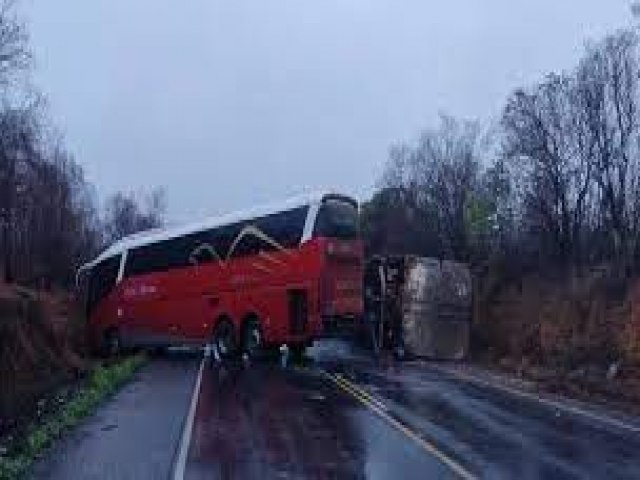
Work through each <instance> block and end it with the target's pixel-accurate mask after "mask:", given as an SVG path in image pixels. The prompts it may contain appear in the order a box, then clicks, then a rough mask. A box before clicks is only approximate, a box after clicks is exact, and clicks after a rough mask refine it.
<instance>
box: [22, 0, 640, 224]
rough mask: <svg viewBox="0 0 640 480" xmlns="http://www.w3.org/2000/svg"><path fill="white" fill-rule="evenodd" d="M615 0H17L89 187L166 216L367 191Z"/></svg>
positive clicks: (489, 114) (589, 27)
mask: <svg viewBox="0 0 640 480" xmlns="http://www.w3.org/2000/svg"><path fill="white" fill-rule="evenodd" d="M629 3H630V2H629V1H627V0H527V1H524V0H444V1H433V0H188V1H181V2H178V1H175V0H174V1H172V2H168V1H164V0H101V1H98V0H75V1H71V0H55V1H52V0H23V4H22V7H21V8H22V10H23V11H24V17H25V20H26V21H27V23H28V25H29V28H30V32H31V41H32V46H33V49H34V51H35V57H36V67H35V82H36V84H37V86H38V87H39V88H40V89H41V90H42V91H44V92H45V93H46V95H47V96H48V98H49V103H50V113H51V116H52V117H53V120H54V122H55V123H56V124H57V125H58V126H59V127H60V129H61V130H62V131H63V133H64V135H65V137H66V140H67V143H68V145H69V148H70V149H71V150H72V152H73V153H74V154H75V156H76V157H77V159H78V161H79V162H80V163H82V164H83V165H84V167H85V169H86V172H87V176H88V178H89V180H90V181H92V182H93V183H94V184H95V185H96V186H97V188H98V192H99V194H100V196H102V197H104V196H106V195H108V194H110V193H113V192H114V191H116V190H137V189H140V188H151V187H154V186H165V187H166V188H167V191H168V196H169V198H168V199H169V215H170V218H171V219H172V220H188V219H195V218H199V217H202V216H205V215H209V214H216V213H221V212H225V211H228V210H233V209H236V208H243V207H247V206H251V205H253V204H256V203H260V202H262V201H265V200H274V199H278V198H282V197H286V196H288V195H290V194H294V193H297V192H300V191H302V190H306V189H318V188H323V187H330V188H332V189H337V190H339V191H344V192H347V193H352V194H355V195H358V196H360V197H362V196H364V195H367V194H368V193H369V192H370V191H371V189H372V187H373V186H374V185H375V182H376V181H377V179H378V176H379V174H380V172H381V169H382V167H383V165H384V162H385V159H386V155H387V150H388V147H389V145H390V144H391V143H392V142H394V141H397V140H402V139H411V138H413V137H415V136H416V135H417V134H418V133H419V131H420V130H421V129H422V128H424V127H427V126H429V125H433V123H434V122H435V120H436V119H437V115H438V112H447V113H450V114H452V115H457V116H463V117H467V118H477V119H480V120H483V121H489V120H491V119H494V118H496V117H497V116H498V115H499V112H500V109H501V107H502V105H503V104H504V100H505V98H506V97H507V95H508V94H509V92H510V91H511V90H512V89H513V88H515V87H518V86H522V85H527V84H531V83H533V82H535V81H536V80H537V79H539V78H540V77H541V76H542V75H544V74H545V73H547V72H549V71H556V70H561V69H565V68H570V67H571V66H572V65H573V64H574V63H575V62H576V60H577V58H578V57H579V56H580V54H581V51H582V49H583V45H584V43H585V42H586V41H587V40H589V39H597V38H599V37H601V36H603V35H604V34H606V33H607V32H610V31H613V30H615V29H617V28H619V27H622V26H625V25H628V24H629V23H630V22H631V21H632V17H631V14H630V9H629Z"/></svg>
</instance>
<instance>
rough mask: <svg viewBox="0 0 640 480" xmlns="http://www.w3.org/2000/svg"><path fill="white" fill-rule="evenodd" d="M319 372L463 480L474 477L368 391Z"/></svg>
mask: <svg viewBox="0 0 640 480" xmlns="http://www.w3.org/2000/svg"><path fill="white" fill-rule="evenodd" d="M320 373H321V374H322V375H323V376H324V377H326V378H327V379H329V380H330V381H331V382H333V383H334V384H335V385H337V386H338V388H340V389H341V390H342V391H344V392H346V393H348V394H349V395H351V396H352V397H353V398H355V399H356V400H358V401H359V402H360V403H362V404H363V405H364V406H366V407H367V408H369V409H370V410H372V411H373V412H374V413H376V414H377V415H378V416H379V417H381V418H382V419H384V420H385V421H386V422H387V423H389V424H390V425H391V426H392V427H394V428H395V429H397V430H399V431H400V432H402V433H403V434H404V435H405V436H407V437H408V438H410V439H411V440H412V441H413V442H415V443H416V444H417V445H418V446H420V447H421V448H422V449H423V450H425V451H427V452H428V453H430V454H431V455H433V456H434V457H436V458H437V459H438V460H440V461H441V462H442V463H444V464H445V465H446V466H447V467H449V468H450V469H451V470H453V471H454V472H455V473H456V474H457V475H458V476H459V477H460V478H463V479H465V480H471V479H475V478H476V477H475V475H473V474H472V473H471V472H469V471H468V470H467V469H466V468H465V467H464V466H462V465H461V464H460V463H458V462H457V461H455V460H454V459H452V458H451V457H449V456H448V455H446V454H445V453H444V452H442V451H441V450H440V449H438V447H436V446H435V445H433V444H432V443H431V442H428V441H427V440H425V439H424V438H422V437H421V436H420V435H419V434H417V433H416V432H414V431H413V430H411V429H409V428H408V427H407V426H406V425H404V424H403V423H401V422H400V421H399V420H397V419H396V418H394V417H392V416H391V415H389V413H387V411H386V410H387V408H386V406H385V405H384V404H382V403H381V402H380V401H378V400H376V399H375V398H373V397H371V395H369V393H368V392H366V391H364V390H363V389H362V388H360V387H358V386H357V385H354V384H353V383H351V382H349V381H348V380H346V379H345V378H344V377H342V376H341V375H332V374H330V373H329V372H326V371H324V370H320Z"/></svg>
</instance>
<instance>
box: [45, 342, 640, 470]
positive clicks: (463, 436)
mask: <svg viewBox="0 0 640 480" xmlns="http://www.w3.org/2000/svg"><path fill="white" fill-rule="evenodd" d="M312 357H313V359H312V360H311V361H309V362H307V363H306V365H305V366H302V367H300V366H287V367H285V368H283V367H282V366H281V365H280V364H279V363H277V362H260V363H253V364H244V363H242V362H238V363H234V364H228V365H219V364H211V362H210V361H205V362H203V363H200V362H199V361H198V360H197V359H195V358H192V359H184V358H171V357H169V358H165V359H157V360H154V361H153V362H151V364H150V365H149V366H148V367H147V368H146V369H145V370H144V371H143V372H142V373H141V374H140V378H139V380H138V381H137V382H135V383H134V384H132V385H130V386H128V387H127V388H125V390H124V391H123V392H122V393H121V394H119V395H118V396H116V398H115V399H114V401H113V402H112V403H111V404H109V405H106V406H105V407H104V408H103V409H102V410H101V411H100V412H99V413H98V414H97V415H96V416H95V418H93V419H91V420H89V422H87V424H86V425H84V426H83V427H82V428H81V429H80V433H74V434H73V435H71V436H70V437H69V438H68V439H67V440H66V441H65V442H63V443H62V444H61V445H60V446H59V447H57V448H56V449H55V450H54V451H53V452H52V453H51V454H50V455H49V456H48V458H47V459H45V460H44V461H43V462H41V463H40V465H38V466H37V468H36V470H35V472H36V476H37V477H39V478H60V479H62V478H74V477H76V478H159V477H160V478H161V477H164V478H173V479H183V478H184V479H200V478H225V479H226V478H259V479H263V478H314V479H315V478H374V479H386V478H389V479H396V478H403V479H405V478H409V479H410V478H476V477H477V478H514V477H518V478H524V479H526V478H606V479H609V478H640V456H639V455H638V452H640V426H639V424H638V423H637V421H636V420H634V419H624V420H621V419H619V418H617V417H616V418H613V417H609V416H607V415H603V414H602V413H601V412H598V413H591V411H590V410H586V411H585V410H583V409H582V408H577V407H575V406H574V405H572V404H564V403H557V402H555V401H549V400H543V401H540V400H539V399H537V398H536V396H535V395H531V394H527V393H521V392H519V391H514V390H510V389H508V388H507V389H505V388H501V387H499V386H498V387H497V386H494V385H492V384H488V383H487V382H486V381H485V380H478V381H476V379H475V378H465V377H464V376H460V375H457V374H456V373H455V371H454V372H451V371H448V370H449V369H447V368H446V367H442V366H437V365H435V366H432V365H430V364H425V363H421V362H410V363H404V364H396V363H393V362H387V363H384V362H382V363H381V362H374V361H373V360H370V359H367V358H366V357H364V356H359V355H352V354H351V353H349V352H348V350H345V349H343V348H340V346H339V344H332V343H325V344H324V347H323V346H322V345H321V346H320V348H318V349H314V351H313V352H312ZM180 370H182V373H179V372H180ZM194 387H195V388H194ZM132 397H135V399H136V402H132ZM136 407H137V409H136ZM145 421H146V422H148V425H147V426H145ZM177 425H179V426H180V427H179V428H178V427H177ZM141 429H142V432H141V431H140V430H141ZM145 438H146V440H145ZM116 444H117V445H116ZM92 465H93V466H94V467H93V468H92ZM95 465H98V467H95ZM148 465H153V468H150V467H148ZM145 466H147V468H145ZM79 467H81V469H80V470H78V468H79ZM74 472H76V473H78V474H77V475H74V474H73V473H74ZM160 473H161V475H160Z"/></svg>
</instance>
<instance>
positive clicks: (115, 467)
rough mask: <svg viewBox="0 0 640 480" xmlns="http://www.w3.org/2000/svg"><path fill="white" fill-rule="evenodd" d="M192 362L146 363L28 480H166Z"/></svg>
mask: <svg viewBox="0 0 640 480" xmlns="http://www.w3.org/2000/svg"><path fill="white" fill-rule="evenodd" d="M197 365H198V362H197V359H195V358H184V357H182V358H178V357H167V358H164V359H155V360H152V361H150V362H149V364H148V365H146V366H145V367H144V368H143V369H142V370H140V372H139V373H138V374H137V375H136V378H135V379H134V380H133V381H132V382H131V383H130V384H129V385H127V386H126V387H124V388H123V389H122V390H121V391H120V392H118V393H117V394H116V395H115V396H114V397H113V398H112V399H111V400H110V401H109V402H107V403H106V404H105V405H103V406H102V407H101V408H100V409H98V411H97V412H96V414H95V415H93V416H92V417H90V418H89V419H87V421H85V422H84V423H83V424H82V425H80V426H79V427H78V428H76V429H75V430H74V431H73V432H71V433H70V434H69V435H67V436H66V437H65V438H64V439H63V440H62V441H61V442H59V443H58V444H57V445H56V446H55V447H54V448H53V449H52V450H51V451H49V452H48V453H47V454H46V455H45V456H44V457H43V458H42V459H40V460H39V461H38V462H36V464H35V465H34V468H33V470H32V478H36V479H67V478H92V479H107V478H109V479H112V478H121V479H127V478H166V477H167V476H168V475H169V474H170V472H171V468H172V465H173V461H174V456H175V452H176V446H177V445H178V443H179V439H180V433H181V431H182V424H183V421H184V417H185V415H186V412H187V410H188V406H189V399H190V395H191V390H192V384H193V381H194V378H195V374H196V370H197Z"/></svg>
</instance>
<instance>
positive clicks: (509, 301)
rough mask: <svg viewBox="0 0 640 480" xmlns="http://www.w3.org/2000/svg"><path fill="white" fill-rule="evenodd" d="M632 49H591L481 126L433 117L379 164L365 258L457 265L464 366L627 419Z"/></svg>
mask: <svg viewBox="0 0 640 480" xmlns="http://www.w3.org/2000/svg"><path fill="white" fill-rule="evenodd" d="M639 58H640V40H639V33H638V31H637V30H636V29H629V30H622V31H619V32H615V33H613V34H611V35H609V36H607V37H606V38H604V39H601V40H599V41H597V42H592V43H590V44H589V45H588V46H587V47H586V48H585V51H584V53H583V55H582V58H581V59H580V61H579V62H578V64H577V65H576V66H574V67H569V68H568V69H567V70H566V71H563V72H553V73H549V74H548V75H547V76H545V77H544V78H542V79H541V80H540V81H539V82H537V83H534V84H532V85H528V86H524V87H522V88H518V89H516V90H515V91H514V92H513V93H512V94H511V95H510V96H509V97H508V98H507V99H506V103H505V105H504V108H503V110H502V115H501V117H500V118H499V119H498V121H496V122H495V123H493V124H490V125H482V124H480V123H479V122H476V121H469V120H463V119H457V118H453V117H451V116H447V115H443V116H442V117H441V120H440V123H439V125H438V126H436V127H435V128H429V129H427V130H425V131H424V132H423V133H422V135H420V137H419V138H417V139H415V140H413V141H407V142H401V143H398V144H396V145H394V146H393V147H392V148H391V150H390V155H389V160H388V163H387V166H386V169H385V171H384V174H383V176H382V178H381V180H380V184H379V188H378V191H377V192H376V193H375V194H374V195H373V197H372V199H371V200H370V201H369V202H367V203H366V204H365V205H364V214H363V217H364V218H363V223H364V232H365V238H366V243H367V245H366V247H367V251H368V252H369V253H383V254H384V253H410V254H419V255H425V256H431V257H438V258H447V259H455V260H459V261H463V262H468V263H469V264H470V265H471V266H472V268H473V271H474V274H475V287H476V288H475V303H476V305H475V326H474V328H475V332H474V338H473V340H472V348H473V355H474V357H475V358H476V359H478V360H482V361H484V362H489V364H492V365H499V366H501V367H503V368H506V369H509V370H510V371H513V372H518V373H522V374H525V375H534V374H536V373H537V374H540V373H541V372H546V373H545V374H546V375H547V376H548V377H553V378H555V384H557V385H561V384H562V383H563V382H564V383H565V384H566V385H568V384H570V383H571V384H580V385H585V386H586V387H588V388H589V389H590V391H594V389H600V390H606V389H610V390H611V391H612V392H614V393H613V394H612V396H614V397H617V396H625V397H627V398H632V399H633V401H635V402H638V403H640V385H638V382H637V381H633V379H634V378H637V377H638V367H639V366H640V354H639V352H640V324H639V321H640V318H639V317H638V309H639V308H640V304H639V303H638V302H639V301H640V290H639V289H640V283H639V282H638V278H639V277H640V275H639V274H640V88H639V87H640V84H639V79H640V64H639V60H638V59H639Z"/></svg>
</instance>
